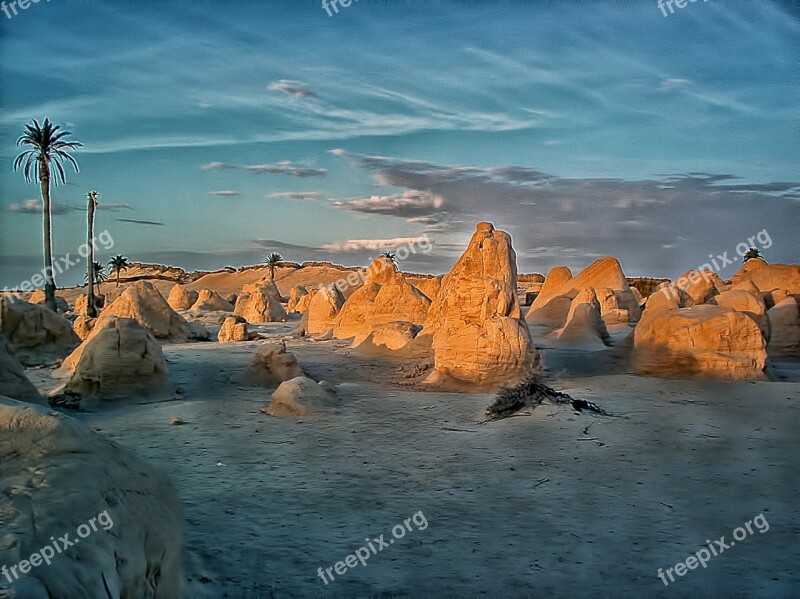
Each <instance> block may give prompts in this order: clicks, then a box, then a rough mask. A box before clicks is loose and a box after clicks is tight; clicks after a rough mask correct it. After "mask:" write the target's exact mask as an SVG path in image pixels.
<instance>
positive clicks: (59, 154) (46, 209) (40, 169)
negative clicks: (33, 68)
mask: <svg viewBox="0 0 800 599" xmlns="http://www.w3.org/2000/svg"><path fill="white" fill-rule="evenodd" d="M59 129H61V127H60V126H58V125H53V123H51V122H50V119H45V120H44V123H42V124H41V125H40V124H39V121H37V120H36V119H34V120H33V123H32V124H30V125H25V133H23V134H22V135H21V136H20V137H19V139H17V145H18V146H30V148H29V149H27V150H25V151H24V152H22V153H21V154H20V155H19V156H17V157H16V159H15V160H14V172H16V171H18V170H19V169H20V168H22V170H23V173H24V174H25V181H26V182H27V183H31V182H32V181H33V180H34V179H39V184H40V186H41V189H42V214H43V220H44V223H43V237H44V275H45V284H44V296H45V301H44V303H45V305H46V306H47V307H48V308H50V309H51V310H53V311H54V312H55V310H56V282H55V279H54V278H53V241H52V226H51V223H50V178H51V177H50V175H51V172H52V171H53V170H55V173H56V176H55V184H56V185H58V183H59V181H61V183H66V182H67V177H66V173H65V172H64V161H67V162H69V163H70V164H72V166H73V168H74V169H75V172H76V173H77V172H79V171H78V163H77V162H75V159H74V158H73V157H72V156H70V154H69V153H68V152H67V150H74V149H76V148H80V147H81V146H83V144H82V143H80V142H77V141H65V138H66V137H67V136H69V135H72V133H71V132H70V131H59Z"/></svg>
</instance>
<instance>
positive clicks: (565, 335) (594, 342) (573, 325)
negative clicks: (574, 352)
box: [557, 287, 627, 350]
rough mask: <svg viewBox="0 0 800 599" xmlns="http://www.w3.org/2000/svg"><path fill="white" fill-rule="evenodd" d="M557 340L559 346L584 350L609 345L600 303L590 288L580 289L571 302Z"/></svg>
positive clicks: (609, 340) (609, 339)
mask: <svg viewBox="0 0 800 599" xmlns="http://www.w3.org/2000/svg"><path fill="white" fill-rule="evenodd" d="M625 322H626V323H627V311H626V315H625ZM557 339H558V341H559V342H560V343H561V344H567V345H569V346H571V347H575V348H581V349H586V350H596V349H604V348H605V347H606V345H609V344H610V342H611V338H610V336H609V334H608V329H606V325H605V322H604V321H603V318H602V316H601V315H600V302H599V301H598V300H597V295H596V294H595V291H594V289H593V288H592V287H586V288H584V289H581V290H580V291H579V292H578V295H576V296H575V299H574V300H572V305H571V306H570V309H569V313H568V314H567V320H566V324H565V325H564V327H563V328H562V329H560V330H559V331H558V332H557Z"/></svg>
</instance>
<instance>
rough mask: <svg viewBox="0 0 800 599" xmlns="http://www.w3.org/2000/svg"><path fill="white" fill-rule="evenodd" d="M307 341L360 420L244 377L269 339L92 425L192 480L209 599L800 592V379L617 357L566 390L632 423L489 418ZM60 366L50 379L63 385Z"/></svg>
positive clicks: (182, 366)
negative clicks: (748, 526) (359, 560)
mask: <svg viewBox="0 0 800 599" xmlns="http://www.w3.org/2000/svg"><path fill="white" fill-rule="evenodd" d="M256 328H257V329H259V330H261V331H265V332H268V333H269V334H270V335H272V336H275V337H278V338H280V337H283V336H285V335H286V334H288V333H289V331H291V330H292V329H293V328H294V324H292V323H287V324H274V325H265V326H263V327H256ZM287 343H288V346H289V348H290V350H291V351H294V352H295V353H296V354H297V356H298V358H299V360H300V362H301V365H302V366H303V367H304V368H305V369H306V371H307V373H308V374H310V375H311V376H312V377H314V378H316V379H318V380H319V379H326V380H329V381H331V382H333V383H336V384H339V385H341V387H340V390H339V394H340V398H341V406H340V407H339V408H338V409H336V410H332V411H331V412H330V413H326V414H323V415H320V416H316V417H307V418H300V419H278V418H272V417H269V416H267V415H265V414H263V413H261V411H260V410H261V408H263V407H264V405H265V404H266V402H267V401H268V400H269V395H270V390H268V389H261V388H250V387H241V386H238V385H236V384H234V383H232V382H231V376H232V375H234V374H236V373H238V372H241V371H243V370H244V369H245V368H246V366H247V364H248V362H249V359H250V356H251V355H252V353H253V352H254V351H255V349H256V345H257V343H256V342H252V343H240V344H226V345H219V344H216V343H202V344H188V345H173V346H165V348H164V351H165V356H166V359H167V361H168V367H169V369H170V376H171V379H172V382H173V385H174V386H175V387H177V388H179V390H180V391H182V392H183V393H179V394H175V395H174V396H173V397H172V398H164V400H163V401H161V402H158V403H149V404H139V403H136V404H132V405H126V406H120V407H115V408H109V409H106V410H102V411H96V412H78V413H73V415H76V416H77V417H78V418H79V419H81V420H82V421H84V422H85V423H86V424H87V425H89V426H92V427H96V428H98V429H99V430H100V432H101V433H102V434H105V435H106V436H108V437H109V438H111V439H114V440H115V441H117V442H119V443H122V444H124V445H127V446H129V447H131V448H133V449H134V450H135V451H136V453H138V454H139V455H140V456H142V457H144V458H146V459H149V460H150V461H151V462H152V463H153V464H155V465H157V466H159V467H160V468H162V469H163V470H164V471H166V472H167V474H168V475H169V476H170V478H171V479H172V480H173V481H174V483H175V485H176V487H177V488H178V490H179V493H180V495H181V498H182V500H183V501H184V504H185V516H186V531H185V536H186V546H187V556H186V580H187V591H188V593H189V594H190V595H191V596H193V597H198V598H206V597H208V598H212V597H214V598H217V597H236V598H256V597H544V596H552V597H794V596H798V595H800V572H798V569H797V567H796V563H797V558H798V555H800V522H798V515H797V514H798V510H797V508H798V499H797V498H798V495H799V494H800V493H799V492H800V481H799V480H798V476H797V471H798V465H799V464H800V452H798V449H799V446H800V443H798V440H797V430H798V423H799V422H800V420H799V419H798V415H799V413H798V405H799V402H800V384H798V383H792V382H759V383H747V382H744V383H722V382H719V383H718V382H687V381H665V380H659V379H650V378H645V377H640V376H634V375H629V374H619V375H602V374H598V373H597V365H598V364H600V365H602V364H603V363H604V362H603V357H602V356H600V355H596V356H586V355H583V356H571V357H569V356H567V358H565V356H564V354H563V353H561V354H559V353H558V352H557V351H555V350H545V362H546V363H547V364H548V366H549V367H550V368H551V373H550V374H551V377H552V380H555V381H556V383H555V385H556V386H557V387H559V388H560V389H563V390H566V391H568V392H570V393H572V394H573V395H574V396H576V397H581V398H585V399H589V400H591V401H594V402H596V403H598V404H601V405H602V406H603V407H604V408H605V409H606V410H608V411H609V412H611V413H612V414H614V416H611V417H606V416H592V415H589V414H586V413H580V414H579V413H576V412H574V411H573V410H572V409H570V408H568V407H542V408H539V409H537V410H535V411H534V412H532V413H531V414H530V415H527V416H519V417H514V418H510V419H506V420H502V421H497V422H493V423H489V424H479V420H481V418H482V416H483V410H484V408H485V407H486V405H487V404H488V403H489V402H490V400H491V396H490V395H485V394H453V393H450V394H448V393H433V392H420V391H418V390H416V389H409V388H408V387H403V386H400V385H401V384H402V383H403V382H404V381H405V384H406V385H407V384H408V381H409V379H406V378H405V376H406V373H407V371H408V369H407V368H406V370H399V368H405V366H403V365H402V364H400V365H398V363H397V362H392V363H388V362H386V361H385V359H382V358H379V357H371V358H367V357H363V356H360V355H359V354H357V353H356V352H355V351H354V350H351V349H348V348H347V344H346V343H344V342H342V341H324V342H313V341H311V340H309V339H307V338H289V340H288V342H287ZM570 360H571V362H570ZM566 363H571V364H572V365H573V366H574V365H576V364H580V363H584V364H586V365H587V368H586V369H585V370H586V372H589V373H593V374H594V376H585V373H581V374H580V375H577V376H570V375H569V374H568V372H566V371H564V370H563V366H564V364H566ZM573 370H577V371H579V372H580V369H579V368H578V369H573ZM600 370H602V368H600ZM48 372H49V371H48V370H32V371H30V375H31V377H32V378H33V379H34V381H35V382H36V383H37V384H38V385H39V386H40V387H42V388H47V387H49V386H50V385H51V384H52V381H51V380H50V379H49V377H48ZM410 380H414V379H410ZM173 417H179V418H182V419H183V420H185V421H186V424H184V425H182V426H171V425H170V420H171V419H172V418H173ZM419 511H421V512H423V514H424V517H425V520H427V522H428V526H427V528H425V529H424V530H418V529H417V526H416V525H415V524H411V527H412V528H413V531H412V532H407V533H406V535H405V537H404V538H402V539H399V540H396V541H395V542H394V543H393V544H391V545H390V546H389V547H388V548H386V549H383V550H382V551H381V552H379V553H378V554H377V555H373V556H372V557H371V558H370V559H369V561H368V562H367V565H366V566H365V567H364V566H361V565H360V564H359V565H357V566H356V567H355V568H354V569H350V570H348V571H347V572H346V573H345V574H344V575H341V576H339V575H336V574H335V572H334V575H335V576H336V580H335V581H333V582H330V583H329V584H328V585H327V586H326V585H325V584H324V583H323V582H322V580H320V578H319V577H318V576H317V569H318V568H320V567H322V568H323V569H325V568H329V567H331V566H333V565H334V564H335V562H337V561H340V560H344V559H345V558H346V556H347V555H348V554H351V553H353V552H355V550H356V549H358V548H359V547H361V546H362V545H364V544H365V538H366V537H370V538H371V539H374V538H376V537H378V536H379V535H381V534H384V535H385V536H386V540H388V539H390V538H392V535H391V530H392V527H394V526H395V525H397V524H401V523H402V522H403V520H405V519H407V518H410V517H411V516H412V515H413V514H415V513H416V512H419ZM761 513H763V515H764V517H765V518H766V520H767V521H768V523H769V530H768V531H767V532H765V533H763V534H762V533H759V532H758V530H757V529H756V528H755V527H753V530H754V534H753V535H752V536H750V535H748V536H747V538H745V539H744V540H742V541H741V542H739V543H736V545H735V546H732V547H730V548H729V549H727V550H726V551H725V552H724V553H722V554H720V555H719V556H717V557H712V558H711V560H710V561H709V562H708V565H707V568H705V569H700V568H698V569H695V570H693V571H689V572H688V573H687V574H686V575H685V576H683V577H682V578H679V577H676V582H674V583H672V584H671V585H670V586H669V587H665V586H664V584H663V583H662V582H661V580H660V579H659V578H658V577H657V571H658V569H659V568H664V569H666V568H669V567H673V566H674V565H675V564H676V563H677V562H679V561H683V560H685V559H686V558H687V557H688V556H689V555H690V554H691V553H694V552H696V551H698V550H699V549H701V548H702V546H703V545H704V544H705V540H706V539H710V540H712V542H713V540H715V539H719V537H721V536H722V535H725V536H726V543H729V542H730V540H731V539H732V537H731V535H732V531H733V529H735V528H736V527H738V526H742V525H744V523H745V522H747V521H749V520H752V519H753V518H754V517H756V516H757V515H758V514H761Z"/></svg>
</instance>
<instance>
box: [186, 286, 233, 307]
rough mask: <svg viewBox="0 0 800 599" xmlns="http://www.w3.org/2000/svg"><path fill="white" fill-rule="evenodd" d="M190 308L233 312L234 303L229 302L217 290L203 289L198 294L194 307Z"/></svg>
mask: <svg viewBox="0 0 800 599" xmlns="http://www.w3.org/2000/svg"><path fill="white" fill-rule="evenodd" d="M189 309H190V310H197V311H205V312H214V311H221V312H233V305H231V304H230V303H228V301H227V300H226V299H225V298H223V297H222V296H221V295H220V294H219V293H217V292H216V291H211V290H210V289H202V290H200V293H199V294H198V296H197V301H196V302H195V303H194V304H192V307H191V308H189Z"/></svg>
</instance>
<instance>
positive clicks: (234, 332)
mask: <svg viewBox="0 0 800 599" xmlns="http://www.w3.org/2000/svg"><path fill="white" fill-rule="evenodd" d="M249 340H250V332H249V331H248V330H247V323H246V322H243V319H240V318H239V317H238V316H228V318H226V319H225V322H223V323H222V327H220V329H219V333H218V334H217V341H218V342H219V343H233V342H235V341H249Z"/></svg>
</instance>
